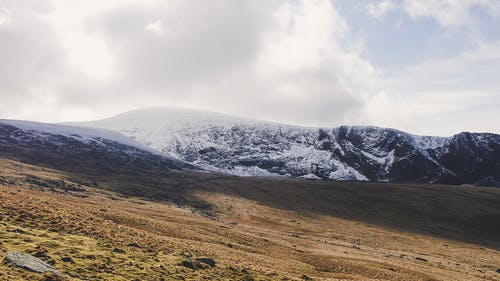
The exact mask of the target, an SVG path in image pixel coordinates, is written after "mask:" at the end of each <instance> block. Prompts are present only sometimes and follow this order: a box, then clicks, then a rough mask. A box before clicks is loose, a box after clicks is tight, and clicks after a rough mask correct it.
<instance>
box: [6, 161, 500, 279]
mask: <svg viewBox="0 0 500 281" xmlns="http://www.w3.org/2000/svg"><path fill="white" fill-rule="evenodd" d="M0 171H1V172H0V260H2V259H3V257H4V256H5V254H6V253H7V252H10V251H21V252H26V253H30V254H32V255H34V256H36V257H39V258H41V259H42V260H44V261H47V262H49V263H50V264H53V265H54V266H55V267H56V268H57V269H58V270H60V271H61V272H63V273H64V279H65V280H246V281H250V280H255V281H257V280H428V281H430V280H464V281H465V280H500V273H499V272H498V271H499V270H500V252H499V250H500V238H499V237H500V189H494V188H472V187H457V186H432V185H429V186H423V185H396V184H370V183H331V182H319V181H318V182H315V181H306V180H286V179H260V178H234V177H227V176H221V175H216V174H204V173H195V172H184V173H181V172H169V173H160V172H156V171H142V172H137V173H133V174H129V173H121V174H120V173H114V174H108V175H103V174H94V175H91V176H90V175H89V174H88V173H87V174H85V175H84V174H79V173H78V172H77V171H67V170H64V169H52V168H48V167H43V166H41V165H30V164H25V163H21V162H19V161H16V160H12V159H6V158H0ZM206 258H210V259H213V260H214V261H215V262H216V265H215V266H213V265H210V264H209V263H210V262H207V259H206ZM208 261H210V260H208ZM58 278H59V277H57V276H53V275H41V274H38V273H32V272H29V271H26V270H24V269H20V268H16V267H14V266H12V265H10V264H8V263H6V262H2V263H0V280H9V281H10V280H57V279H58Z"/></svg>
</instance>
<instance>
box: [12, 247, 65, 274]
mask: <svg viewBox="0 0 500 281" xmlns="http://www.w3.org/2000/svg"><path fill="white" fill-rule="evenodd" d="M5 260H6V261H7V262H9V263H11V264H13V265H15V266H18V267H22V268H24V269H27V270H30V271H33V272H38V273H46V272H52V273H54V274H56V275H61V273H60V272H59V271H57V270H56V269H55V268H54V267H53V266H51V265H50V264H48V263H46V262H44V261H42V260H40V259H37V258H35V257H33V256H31V255H28V254H23V253H20V252H10V253H8V254H7V256H5Z"/></svg>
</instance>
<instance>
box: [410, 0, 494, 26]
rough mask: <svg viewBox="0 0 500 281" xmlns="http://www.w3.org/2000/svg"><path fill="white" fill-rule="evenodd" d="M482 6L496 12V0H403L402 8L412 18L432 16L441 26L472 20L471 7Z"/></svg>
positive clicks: (467, 22)
mask: <svg viewBox="0 0 500 281" xmlns="http://www.w3.org/2000/svg"><path fill="white" fill-rule="evenodd" d="M475 7H480V8H483V9H484V11H485V12H487V13H495V14H496V13H498V12H499V10H500V1H497V0H459V1H450V0H405V2H404V9H405V10H406V12H407V13H408V14H409V15H410V16H411V17H412V18H419V17H432V18H434V19H436V21H438V22H439V23H440V24H441V25H442V26H446V27H457V26H463V25H467V24H469V23H470V22H471V21H472V17H473V16H472V9H473V8H475Z"/></svg>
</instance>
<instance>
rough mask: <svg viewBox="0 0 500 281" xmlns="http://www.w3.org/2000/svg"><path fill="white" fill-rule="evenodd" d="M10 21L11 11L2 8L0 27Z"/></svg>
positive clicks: (0, 10) (0, 9) (0, 11)
mask: <svg viewBox="0 0 500 281" xmlns="http://www.w3.org/2000/svg"><path fill="white" fill-rule="evenodd" d="M10 21H11V17H10V11H9V10H8V9H6V8H0V27H2V26H4V25H7V24H9V23H10Z"/></svg>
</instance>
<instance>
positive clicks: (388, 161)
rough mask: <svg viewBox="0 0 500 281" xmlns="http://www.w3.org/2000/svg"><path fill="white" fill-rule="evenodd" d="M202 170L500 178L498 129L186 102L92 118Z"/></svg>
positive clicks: (426, 179) (474, 180)
mask: <svg viewBox="0 0 500 281" xmlns="http://www.w3.org/2000/svg"><path fill="white" fill-rule="evenodd" d="M77 124H78V125H79V126H89V127H98V128H105V129H110V130H116V131H119V132H121V133H123V134H124V135H126V136H128V137H130V138H131V139H132V140H134V141H137V142H139V143H141V144H143V145H145V146H148V147H150V148H151V149H153V150H156V151H158V152H161V153H162V154H164V155H168V156H169V157H172V158H174V159H178V160H181V161H185V162H189V163H192V164H194V165H197V166H199V167H201V168H203V169H207V170H212V171H218V172H224V173H228V174H233V175H239V176H289V177H302V178H312V179H332V180H363V181H388V182H420V183H448V184H481V185H500V135H496V134H489V133H460V134H457V135H454V136H452V137H448V138H445V137H432V136H416V135H412V134H408V133H405V132H402V131H399V130H395V129H387V128H378V127H369V126H366V127H364V126H341V127H337V128H311V127H301V126H292V125H285V124H278V123H271V122H264V121H257V120H252V119H246V118H240V117H234V116H229V115H225V114H219V113H213V112H206V111H198V110H191V109H182V108H149V109H142V110H136V111H131V112H126V113H123V114H119V115H117V116H115V117H112V118H109V119H104V120H98V121H93V122H86V123H77Z"/></svg>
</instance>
